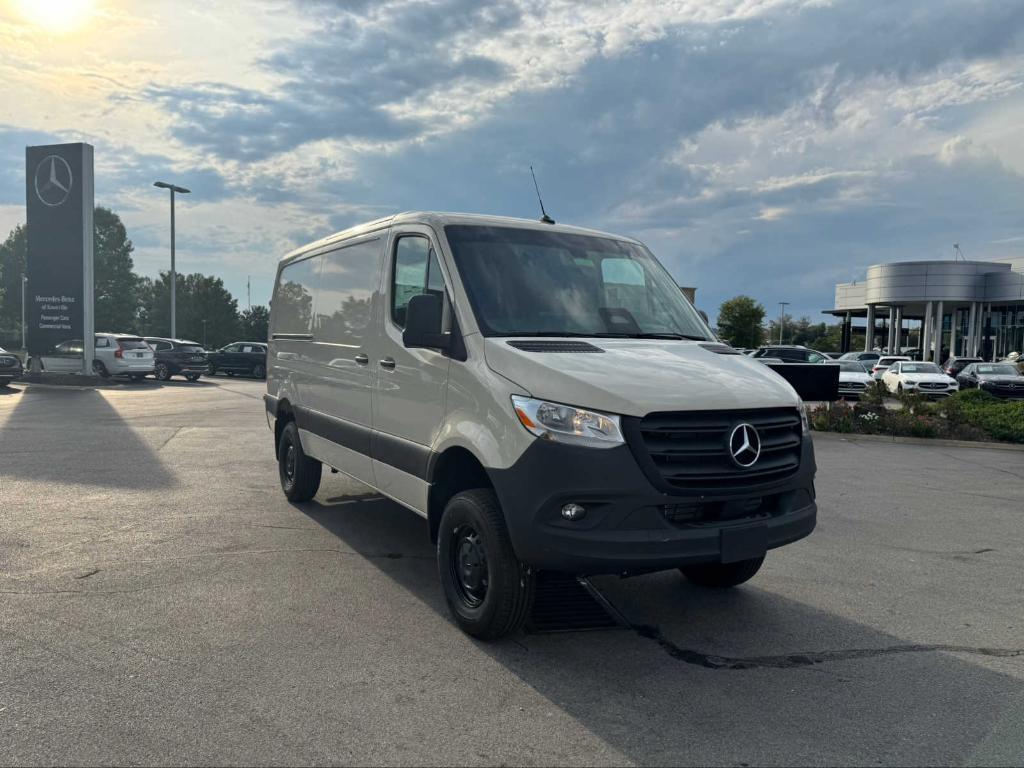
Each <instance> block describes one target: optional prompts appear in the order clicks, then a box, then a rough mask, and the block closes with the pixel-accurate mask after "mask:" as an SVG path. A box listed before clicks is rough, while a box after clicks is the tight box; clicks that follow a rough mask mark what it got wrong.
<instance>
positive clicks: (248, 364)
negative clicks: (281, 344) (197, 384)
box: [0, 333, 267, 386]
mask: <svg viewBox="0 0 1024 768" xmlns="http://www.w3.org/2000/svg"><path fill="white" fill-rule="evenodd" d="M83 354H84V345H83V343H82V341H81V340H80V339H72V340H70V341H65V342H63V343H61V344H58V345H57V346H56V347H55V348H54V350H53V351H52V352H51V353H50V354H47V355H40V356H39V364H40V367H41V368H42V370H43V371H47V372H50V373H77V372H79V371H80V370H81V369H82V355H83ZM29 365H30V366H31V363H30V364H29ZM92 369H93V373H95V374H96V375H97V376H100V377H102V378H109V377H111V376H123V377H127V378H129V379H131V380H133V381H139V380H141V379H143V378H145V377H146V376H155V377H156V378H157V379H159V380H160V381H167V380H168V379H170V378H171V377H172V376H182V377H184V378H185V379H187V380H188V381H198V380H199V377H200V376H202V375H203V374H207V375H210V376H213V375H215V374H217V373H226V374H227V375H228V376H234V375H243V376H254V377H256V378H260V379H261V378H264V377H265V376H266V375H267V345H266V344H264V343H262V342H257V341H236V342H233V343H231V344H228V345H227V346H225V347H221V348H220V349H217V350H213V351H207V350H205V349H203V347H202V345H200V344H198V343H196V342H194V341H188V340H186V339H167V338H162V337H157V336H135V335H132V334H124V333H97V334H96V336H95V354H94V356H93V363H92ZM22 373H23V368H22V363H21V360H20V358H19V357H18V356H17V355H14V354H12V353H8V352H5V351H4V350H3V349H0V386H5V385H7V384H9V383H10V382H11V381H13V380H14V379H17V378H20V377H21V375H22Z"/></svg>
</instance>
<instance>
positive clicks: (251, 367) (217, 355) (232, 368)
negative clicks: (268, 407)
mask: <svg viewBox="0 0 1024 768" xmlns="http://www.w3.org/2000/svg"><path fill="white" fill-rule="evenodd" d="M206 356H207V358H208V359H209V361H210V375H211V376H213V375H215V374H217V373H226V374H227V375H228V376H234V375H235V374H236V373H240V374H244V375H246V376H255V377H256V378H257V379H262V378H263V377H265V376H266V375H267V345H266V344H263V343H262V342H258V341H236V342H234V343H233V344H228V345H227V346H226V347H221V348H220V349H218V350H217V351H216V352H207V353H206Z"/></svg>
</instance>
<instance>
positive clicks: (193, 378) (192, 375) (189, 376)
mask: <svg viewBox="0 0 1024 768" xmlns="http://www.w3.org/2000/svg"><path fill="white" fill-rule="evenodd" d="M201 375H202V374H200V373H186V374H185V378H186V379H188V380H189V381H199V377H200V376H201Z"/></svg>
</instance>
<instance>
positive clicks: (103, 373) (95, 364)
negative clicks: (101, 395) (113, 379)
mask: <svg viewBox="0 0 1024 768" xmlns="http://www.w3.org/2000/svg"><path fill="white" fill-rule="evenodd" d="M92 372H93V373H95V374H96V375H97V376H99V377H100V378H101V379H109V378H110V371H108V370H107V366H105V365H104V364H103V361H102V360H93V361H92Z"/></svg>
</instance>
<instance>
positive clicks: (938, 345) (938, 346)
mask: <svg viewBox="0 0 1024 768" xmlns="http://www.w3.org/2000/svg"><path fill="white" fill-rule="evenodd" d="M944 319H945V318H944V317H943V315H942V302H941V301H940V302H939V303H938V304H937V305H936V306H935V344H934V345H933V346H934V347H935V357H933V358H932V360H934V361H935V362H936V363H941V362H943V360H942V321H943V320H944Z"/></svg>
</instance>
